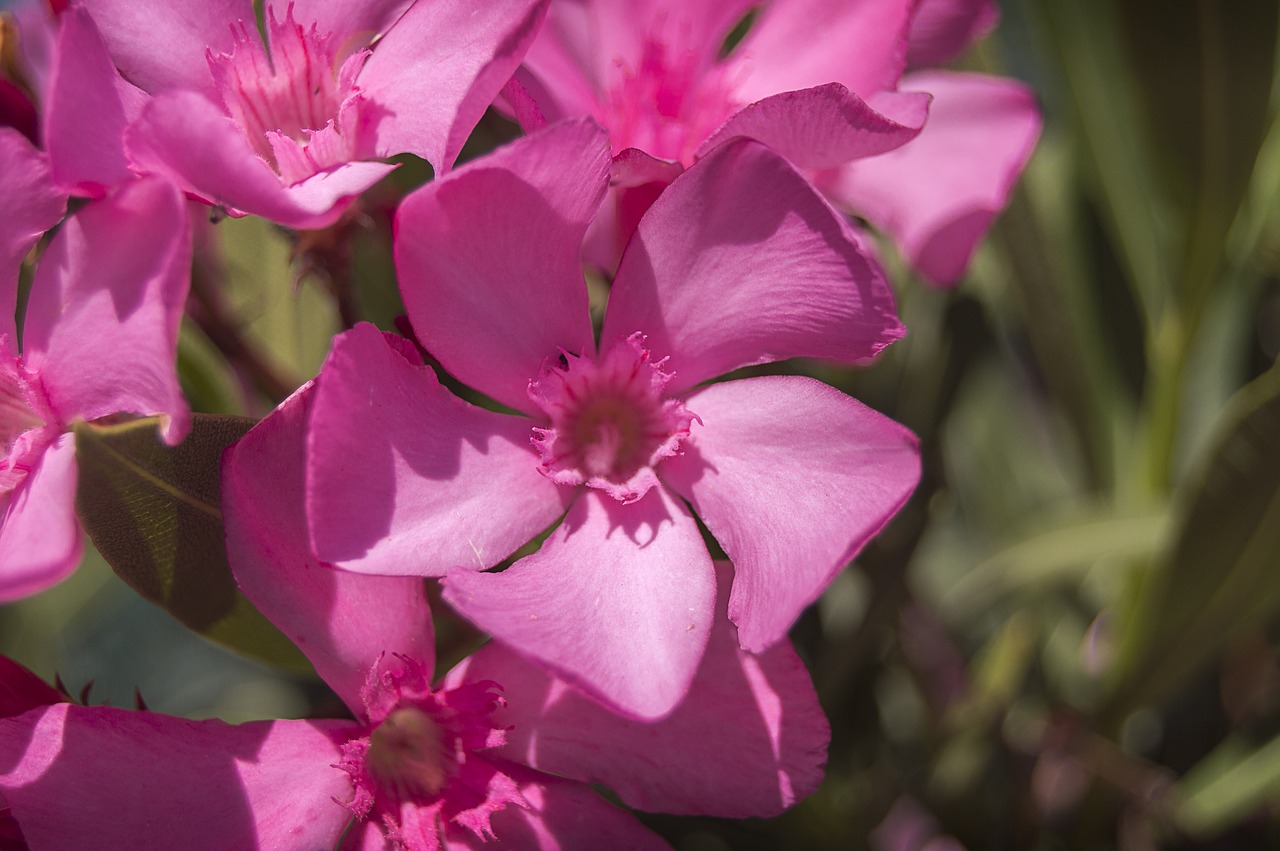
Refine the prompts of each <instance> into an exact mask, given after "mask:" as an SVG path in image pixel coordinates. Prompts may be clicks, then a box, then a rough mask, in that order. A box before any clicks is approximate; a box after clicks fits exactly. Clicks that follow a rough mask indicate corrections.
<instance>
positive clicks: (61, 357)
mask: <svg viewBox="0 0 1280 851" xmlns="http://www.w3.org/2000/svg"><path fill="white" fill-rule="evenodd" d="M47 163H48V158H46V157H45V155H44V154H42V153H40V152H38V151H36V150H35V149H33V148H32V147H31V146H30V145H29V144H28V143H27V141H26V139H25V138H23V137H22V136H21V135H20V134H19V133H17V131H14V130H11V129H8V128H4V129H0V207H2V208H3V209H6V210H13V211H15V215H13V216H5V217H4V219H3V220H2V221H3V223H2V224H0V317H2V318H0V451H2V452H3V456H0V599H2V600H9V599H13V598H15V597H20V596H24V595H27V594H31V593H34V592H36V591H39V590H41V589H43V588H45V587H47V586H49V585H52V584H54V583H55V582H57V581H59V580H60V579H62V578H63V577H65V576H66V575H67V574H68V573H70V572H71V571H72V570H73V569H74V568H75V566H76V564H77V563H78V562H79V559H80V553H81V549H82V546H83V544H82V532H81V530H80V525H79V523H78V522H77V520H76V516H75V490H76V465H75V440H74V437H73V435H71V434H70V433H69V432H68V428H69V426H70V424H71V423H72V422H73V421H74V420H77V419H83V420H93V419H97V418H100V417H105V416H109V415H112V414H117V413H134V414H142V415H149V414H161V415H163V416H164V418H165V424H164V426H163V434H164V437H165V439H166V440H167V441H169V442H170V443H177V442H178V441H179V440H181V439H182V437H183V435H185V433H186V429H187V417H188V412H187V405H186V402H185V401H184V399H183V398H182V393H181V391H180V389H179V388H178V381H177V375H176V374H175V371H174V358H175V356H176V349H177V341H178V323H179V320H180V319H181V315H182V303H183V299H184V297H185V295H186V285H187V275H188V273H189V269H190V265H191V239H190V235H189V233H188V231H187V230H186V228H185V222H186V217H185V202H184V201H183V199H182V198H181V196H180V195H179V194H178V193H177V191H176V190H174V189H173V188H172V187H170V186H168V185H167V184H165V183H163V182H161V181H158V180H137V181H131V182H129V183H127V184H125V185H124V186H121V187H120V188H119V189H117V190H116V191H114V192H113V193H112V194H110V195H108V196H106V197H105V198H102V199H100V200H98V201H95V202H93V203H91V204H89V205H87V206H86V207H84V208H83V209H81V210H80V211H79V212H77V213H76V214H75V215H74V216H71V217H69V218H68V219H67V220H66V221H65V222H64V223H63V225H62V228H61V229H60V230H59V231H58V234H57V235H56V236H55V237H54V239H53V240H52V241H51V242H50V244H49V246H48V248H47V249H45V252H44V255H43V257H42V258H41V261H40V265H39V267H38V268H37V269H36V273H35V279H34V281H33V283H32V286H31V293H30V296H29V299H28V302H27V306H26V311H25V318H24V322H23V326H22V328H21V337H20V339H21V341H22V345H21V350H19V348H18V340H19V329H18V327H17V326H16V325H15V324H14V319H13V317H14V312H15V310H16V308H17V297H18V267H19V266H20V264H21V261H22V258H23V255H24V254H25V253H26V251H27V250H28V249H29V248H30V247H31V245H33V244H34V243H35V241H36V239H38V238H39V236H40V235H41V234H42V233H43V231H44V230H46V229H48V228H50V227H52V226H53V225H54V224H55V223H56V222H57V220H58V219H59V218H61V216H62V210H63V206H64V203H65V200H66V193H65V192H64V191H62V190H60V189H58V188H57V187H56V185H55V184H54V182H53V181H52V179H51V177H50V168H49V166H48V164H47ZM175 222H177V223H180V224H179V227H178V228H177V229H175V228H174V223H175Z"/></svg>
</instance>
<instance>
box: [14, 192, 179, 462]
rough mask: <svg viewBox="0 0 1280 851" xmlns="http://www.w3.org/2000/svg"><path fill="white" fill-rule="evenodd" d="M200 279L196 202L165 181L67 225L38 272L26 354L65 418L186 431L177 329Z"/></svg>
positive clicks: (110, 199)
mask: <svg viewBox="0 0 1280 851" xmlns="http://www.w3.org/2000/svg"><path fill="white" fill-rule="evenodd" d="M190 275H191V231H190V228H189V226H188V223H187V206H186V202H185V201H184V200H183V199H182V196H181V195H180V194H179V193H178V192H177V191H176V190H175V189H174V188H173V187H171V186H170V185H168V184H167V183H165V182H164V181H161V180H157V179H146V180H135V181H131V182H129V183H126V184H125V185H124V186H122V187H121V188H120V189H119V190H117V191H116V192H115V193H114V194H112V195H109V196H107V197H106V198H103V199H102V200H100V201H95V202H93V203H91V204H89V205H88V206H86V207H84V208H83V209H82V210H80V211H79V212H78V213H76V214H75V215H74V216H72V217H70V218H69V219H67V222H66V223H65V224H64V225H63V227H62V229H61V230H60V231H59V232H58V235H57V236H56V237H54V240H53V242H52V243H50V244H49V248H48V249H47V250H46V252H45V255H44V257H43V258H42V259H41V261H40V267H39V268H38V269H37V270H36V277H35V281H34V282H33V284H32V286H31V297H30V301H29V302H28V304H27V315H26V326H25V329H24V330H25V336H24V338H23V349H24V354H25V356H26V361H27V366H28V367H29V368H30V369H31V370H32V371H34V372H36V373H38V374H39V376H40V380H41V381H42V383H43V384H44V388H45V392H46V393H47V394H48V399H49V404H50V406H51V407H52V408H53V410H54V411H55V412H56V413H57V415H58V419H59V420H60V421H62V422H70V421H71V420H73V419H75V418H77V417H79V418H83V419H86V420H92V419H96V418H98V417H103V416H106V415H108V414H114V413H118V412H125V413H134V414H143V415H150V414H159V415H161V416H162V417H163V418H164V424H163V426H162V432H163V434H164V438H165V440H166V441H168V442H169V443H177V442H178V441H180V440H181V439H182V438H183V437H184V436H185V435H186V433H187V428H188V425H189V419H190V412H189V410H188V408H187V403H186V400H185V399H184V398H183V396H182V390H181V388H180V387H179V386H178V376H177V369H176V361H177V348H178V326H179V323H180V322H181V319H182V308H183V304H184V302H185V301H186V296H187V285H188V282H189V281H190Z"/></svg>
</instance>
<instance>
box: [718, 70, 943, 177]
mask: <svg viewBox="0 0 1280 851" xmlns="http://www.w3.org/2000/svg"><path fill="white" fill-rule="evenodd" d="M898 100H899V101H900V103H898V104H897V106H898V110H899V112H900V113H901V114H904V115H905V116H906V118H905V121H904V122H902V123H900V122H899V121H895V120H893V119H892V118H890V117H888V116H884V115H881V114H880V113H878V112H876V110H875V109H873V108H872V107H871V106H870V105H869V104H868V103H867V102H866V101H864V100H863V99H862V98H860V97H858V96H857V95H856V94H854V93H853V92H851V91H849V90H848V89H847V88H845V87H844V86H842V85H840V84H839V83H827V84H826V85H822V86H815V87H814V88H811V89H803V90H801V91H797V92H783V93H782V94H777V95H772V96H770V97H767V98H764V99H763V100H760V101H757V102H756V103H753V104H751V105H750V106H748V107H746V108H744V109H742V110H741V111H739V112H737V113H735V114H734V116H733V117H732V118H730V119H729V120H728V121H726V122H725V123H724V125H722V126H721V127H720V129H719V130H717V131H716V132H715V133H714V134H712V135H711V137H710V138H708V139H707V141H705V142H703V143H702V145H701V147H699V149H698V154H699V156H705V155H706V153H707V152H708V151H710V150H711V149H712V148H714V147H715V146H716V145H719V144H720V143H721V142H724V141H725V140H727V139H733V138H736V137H738V136H745V137H746V138H748V139H756V140H758V141H760V142H764V143H765V144H766V145H768V146H769V147H771V148H773V149H774V150H775V151H777V152H778V153H779V154H781V155H782V156H783V157H785V158H786V159H788V160H790V161H791V163H792V164H793V165H795V166H796V167H798V168H805V169H818V168H832V167H833V166H837V165H841V164H843V163H846V162H848V161H849V160H853V159H860V158H862V157H870V156H875V155H876V154H882V153H884V152H885V151H890V150H893V149H894V148H897V147H899V146H901V145H903V144H905V143H907V142H909V141H911V140H912V139H914V138H915V137H916V135H917V134H918V133H919V132H920V128H921V127H922V126H923V125H924V121H925V116H926V115H927V113H928V106H929V97H928V96H927V95H924V94H921V93H912V94H910V95H901V96H899V98H898Z"/></svg>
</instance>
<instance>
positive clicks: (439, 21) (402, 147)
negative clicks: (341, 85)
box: [359, 0, 547, 174]
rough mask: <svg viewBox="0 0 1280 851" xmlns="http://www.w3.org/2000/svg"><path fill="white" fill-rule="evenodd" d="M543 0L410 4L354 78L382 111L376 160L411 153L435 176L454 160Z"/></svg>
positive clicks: (509, 69)
mask: <svg viewBox="0 0 1280 851" xmlns="http://www.w3.org/2000/svg"><path fill="white" fill-rule="evenodd" d="M546 4H547V0H489V2H485V3H474V2H471V0H433V2H419V3H415V4H414V5H413V6H412V7H411V8H410V9H409V11H407V12H405V14H404V16H403V17H402V18H400V20H399V21H397V22H396V25H395V26H394V27H392V28H391V31H390V32H388V33H387V34H386V36H385V37H383V39H382V41H381V42H379V44H378V45H377V48H376V49H375V50H374V51H373V56H371V57H370V58H369V61H368V63H366V65H365V66H364V70H363V72H361V74H360V80H359V82H360V87H361V88H362V89H364V90H365V92H366V94H367V95H368V97H369V99H370V100H371V101H372V102H373V103H375V104H377V105H378V106H380V107H382V115H381V119H380V120H379V121H378V123H377V125H376V128H375V132H376V134H377V150H378V153H379V155H380V156H389V155H392V154H399V153H404V152H406V151H408V152H410V153H414V154H417V155H418V156H420V157H423V158H424V159H426V160H428V161H429V162H430V163H431V164H432V165H433V166H434V167H435V169H436V173H437V174H440V173H443V172H444V171H447V170H448V169H449V168H450V166H452V165H453V161H454V160H455V159H457V157H458V152H459V151H461V150H462V145H463V143H464V142H466V140H467V137H468V136H469V135H471V131H472V129H473V128H474V127H475V126H476V122H478V121H479V120H480V117H481V116H482V115H484V111H485V109H486V108H488V106H489V104H491V103H492V102H493V99H494V98H495V97H497V96H498V92H500V91H501V90H502V86H503V85H504V84H505V83H506V82H507V80H509V79H511V75H512V74H513V73H514V72H515V70H516V68H517V67H518V66H519V65H520V60H521V59H522V58H523V57H524V53H525V50H527V49H528V47H529V44H530V42H532V40H533V37H534V35H535V34H536V33H537V30H538V26H539V24H541V23H542V17H543V15H544V14H545V12H546Z"/></svg>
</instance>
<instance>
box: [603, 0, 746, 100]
mask: <svg viewBox="0 0 1280 851" xmlns="http://www.w3.org/2000/svg"><path fill="white" fill-rule="evenodd" d="M754 5H756V0H591V2H588V3H587V6H588V7H589V9H590V14H591V25H592V26H591V29H590V34H591V37H592V39H593V40H594V42H595V43H594V44H593V45H591V47H592V48H593V49H594V53H595V56H596V66H595V73H596V78H597V79H598V80H609V79H610V78H611V77H613V76H614V75H615V74H616V72H617V69H618V67H619V66H627V67H630V68H632V69H634V68H636V67H638V66H639V65H640V63H641V60H642V57H643V54H644V51H645V48H646V45H647V44H648V43H651V42H656V43H659V44H662V45H663V46H664V47H665V48H666V49H667V51H668V52H669V54H671V55H676V56H679V57H680V59H681V63H682V64H687V67H689V69H690V70H691V71H692V72H693V73H695V74H700V73H702V72H704V71H706V70H707V69H708V68H710V67H711V65H712V64H714V63H715V62H716V60H717V59H718V58H719V57H718V53H719V50H720V46H721V45H722V44H723V43H724V39H725V36H727V35H728V34H729V30H731V29H733V26H734V24H736V23H738V22H739V21H740V20H742V17H743V16H744V15H746V13H747V11H748V10H749V9H750V8H751V7H752V6H754Z"/></svg>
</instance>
